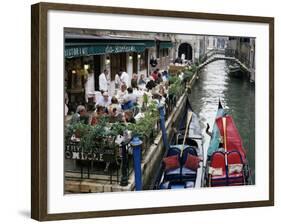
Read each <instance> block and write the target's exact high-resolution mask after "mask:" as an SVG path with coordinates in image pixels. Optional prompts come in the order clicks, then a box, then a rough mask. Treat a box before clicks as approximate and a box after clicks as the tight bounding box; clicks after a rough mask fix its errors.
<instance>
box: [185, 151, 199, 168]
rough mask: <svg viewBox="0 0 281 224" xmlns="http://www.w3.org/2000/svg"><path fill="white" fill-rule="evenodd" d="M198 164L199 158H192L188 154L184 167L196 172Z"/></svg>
mask: <svg viewBox="0 0 281 224" xmlns="http://www.w3.org/2000/svg"><path fill="white" fill-rule="evenodd" d="M199 163H200V158H199V157H198V156H194V155H191V154H188V156H187V160H186V161H185V164H184V167H185V168H188V169H191V170H194V171H197V169H198V167H199Z"/></svg>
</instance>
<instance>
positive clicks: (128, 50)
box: [64, 33, 173, 111]
mask: <svg viewBox="0 0 281 224" xmlns="http://www.w3.org/2000/svg"><path fill="white" fill-rule="evenodd" d="M172 47H173V44H172V42H171V41H169V40H159V38H149V39H139V38H133V37H128V36H120V35H114V36H113V35H112V36H110V35H107V36H102V35H93V34H74V33H65V49H64V57H65V90H66V92H67V94H68V98H69V102H68V105H69V109H70V111H74V108H75V107H76V105H78V104H84V103H85V102H84V93H85V90H84V83H85V79H86V77H85V75H87V70H88V69H89V68H91V69H93V72H94V87H95V90H96V91H98V90H99V86H98V83H99V82H98V77H99V75H100V74H101V73H102V71H103V70H104V69H107V70H108V71H109V74H110V79H111V81H113V80H114V78H115V75H116V74H117V73H118V72H119V71H120V69H123V70H125V71H126V72H127V73H128V74H129V77H130V79H131V76H132V74H133V73H136V74H138V75H140V74H144V75H145V76H148V75H149V73H150V72H151V71H152V69H155V68H159V69H167V66H168V65H169V63H170V56H169V55H170V51H171V48H172ZM152 57H154V58H157V61H158V65H157V66H156V67H155V68H152V67H151V65H150V63H149V61H150V59H151V58H152Z"/></svg>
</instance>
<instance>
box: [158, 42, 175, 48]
mask: <svg viewBox="0 0 281 224" xmlns="http://www.w3.org/2000/svg"><path fill="white" fill-rule="evenodd" d="M159 47H160V49H164V48H171V47H173V44H172V42H171V41H161V42H160V43H159Z"/></svg>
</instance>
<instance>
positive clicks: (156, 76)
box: [151, 72, 158, 81]
mask: <svg viewBox="0 0 281 224" xmlns="http://www.w3.org/2000/svg"><path fill="white" fill-rule="evenodd" d="M151 76H152V77H153V79H154V81H156V80H157V79H158V72H152V74H151Z"/></svg>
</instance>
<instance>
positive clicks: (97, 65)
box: [94, 55, 101, 90]
mask: <svg viewBox="0 0 281 224" xmlns="http://www.w3.org/2000/svg"><path fill="white" fill-rule="evenodd" d="M94 74H95V90H98V89H99V75H100V74H101V56H100V55H94Z"/></svg>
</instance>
